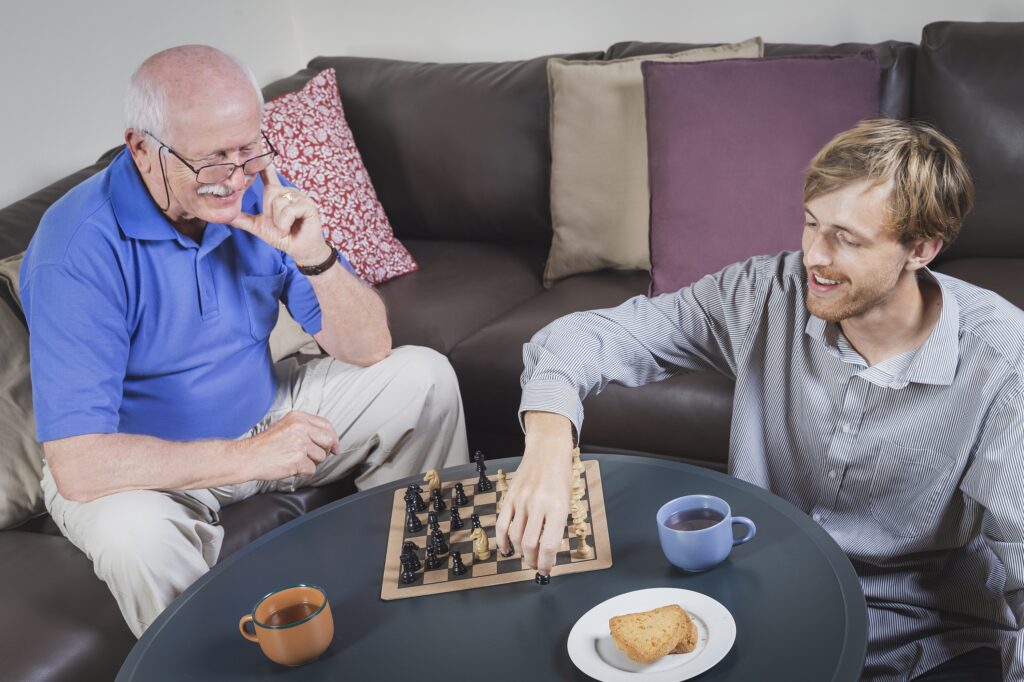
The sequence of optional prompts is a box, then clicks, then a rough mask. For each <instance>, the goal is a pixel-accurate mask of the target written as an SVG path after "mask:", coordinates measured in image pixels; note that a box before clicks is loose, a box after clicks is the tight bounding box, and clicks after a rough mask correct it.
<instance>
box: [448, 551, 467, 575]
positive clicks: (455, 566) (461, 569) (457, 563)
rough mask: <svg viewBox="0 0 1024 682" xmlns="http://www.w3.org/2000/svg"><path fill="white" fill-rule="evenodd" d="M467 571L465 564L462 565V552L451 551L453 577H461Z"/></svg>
mask: <svg viewBox="0 0 1024 682" xmlns="http://www.w3.org/2000/svg"><path fill="white" fill-rule="evenodd" d="M468 570H469V569H468V568H466V564H464V563H462V552H460V551H459V550H453V551H452V573H454V574H455V575H463V574H465V572H466V571H468Z"/></svg>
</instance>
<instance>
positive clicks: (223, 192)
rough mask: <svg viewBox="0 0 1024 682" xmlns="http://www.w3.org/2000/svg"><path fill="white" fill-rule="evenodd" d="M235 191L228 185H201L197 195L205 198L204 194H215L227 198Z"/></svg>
mask: <svg viewBox="0 0 1024 682" xmlns="http://www.w3.org/2000/svg"><path fill="white" fill-rule="evenodd" d="M233 191H234V190H233V189H231V188H230V187H228V186H227V185H200V186H199V189H197V190H196V194H198V195H199V196H203V195H204V194H213V195H214V196H218V197H226V196H228V195H230V194H231V193H232V192H233Z"/></svg>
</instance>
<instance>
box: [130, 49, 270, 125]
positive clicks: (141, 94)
mask: <svg viewBox="0 0 1024 682" xmlns="http://www.w3.org/2000/svg"><path fill="white" fill-rule="evenodd" d="M172 49H173V48H172ZM222 54H223V55H224V56H225V57H227V58H228V59H229V60H231V62H232V63H234V65H235V66H237V67H238V68H239V70H241V72H242V73H244V74H245V76H246V78H247V79H248V80H249V83H251V84H252V89H253V91H254V92H255V93H256V99H257V101H258V102H259V106H260V110H261V111H262V109H263V91H262V90H260V85H259V83H258V82H257V81H256V76H255V75H254V74H253V72H252V69H250V68H249V67H248V66H246V65H245V64H244V63H243V62H242V61H241V60H240V59H238V58H237V57H235V56H234V55H232V54H228V53H226V52H222ZM148 64H149V60H148V59H147V60H146V61H145V62H143V63H142V65H141V66H140V67H139V68H138V69H136V70H135V73H133V74H132V77H131V80H130V81H129V82H128V90H127V92H126V93H125V97H124V125H125V128H130V129H132V130H136V131H138V132H140V133H142V132H147V133H150V135H151V136H156V137H158V138H160V140H163V141H164V142H167V96H166V92H165V91H164V87H163V84H162V83H160V82H159V79H157V78H154V77H153V69H150V68H146V67H147V65H148ZM147 144H152V143H151V142H150V141H149V139H148V138H147ZM156 144H159V143H156Z"/></svg>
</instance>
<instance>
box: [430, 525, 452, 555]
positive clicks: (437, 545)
mask: <svg viewBox="0 0 1024 682" xmlns="http://www.w3.org/2000/svg"><path fill="white" fill-rule="evenodd" d="M430 539H431V540H433V541H434V549H435V550H437V553H438V554H447V553H448V543H447V542H445V539H444V533H442V532H441V529H440V528H438V529H436V530H434V531H432V532H431V533H430Z"/></svg>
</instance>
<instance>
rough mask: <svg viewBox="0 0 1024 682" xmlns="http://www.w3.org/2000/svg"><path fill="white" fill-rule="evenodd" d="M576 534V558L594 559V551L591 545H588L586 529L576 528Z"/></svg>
mask: <svg viewBox="0 0 1024 682" xmlns="http://www.w3.org/2000/svg"><path fill="white" fill-rule="evenodd" d="M575 533H576V558H577V559H592V558H594V550H592V549H590V545H588V544H587V529H586V527H585V526H584V527H580V526H577V527H576V528H575Z"/></svg>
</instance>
